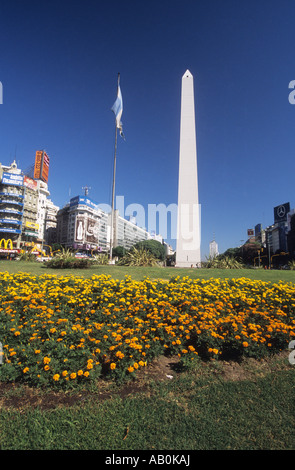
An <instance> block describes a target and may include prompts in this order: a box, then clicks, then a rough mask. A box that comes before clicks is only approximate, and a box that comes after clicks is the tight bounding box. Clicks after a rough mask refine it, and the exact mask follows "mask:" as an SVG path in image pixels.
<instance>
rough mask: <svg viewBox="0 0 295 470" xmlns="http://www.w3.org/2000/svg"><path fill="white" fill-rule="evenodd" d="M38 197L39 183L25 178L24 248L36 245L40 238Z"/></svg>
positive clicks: (22, 241) (22, 242)
mask: <svg viewBox="0 0 295 470" xmlns="http://www.w3.org/2000/svg"><path fill="white" fill-rule="evenodd" d="M38 197H39V195H38V184H37V181H35V180H33V179H32V178H30V177H28V176H24V211H23V225H22V237H21V238H22V240H21V244H22V246H23V247H30V246H33V245H35V243H36V242H37V240H38V238H39V224H38V221H37V215H38Z"/></svg>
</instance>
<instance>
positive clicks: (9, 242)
mask: <svg viewBox="0 0 295 470" xmlns="http://www.w3.org/2000/svg"><path fill="white" fill-rule="evenodd" d="M2 244H3V248H4V249H5V250H9V249H10V250H13V243H12V240H11V239H10V238H8V240H6V239H5V238H2V239H1V240H0V248H2Z"/></svg>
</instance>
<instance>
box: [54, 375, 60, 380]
mask: <svg viewBox="0 0 295 470" xmlns="http://www.w3.org/2000/svg"><path fill="white" fill-rule="evenodd" d="M59 377H60V376H59V374H54V376H53V380H55V381H56V382H57V381H58V380H59Z"/></svg>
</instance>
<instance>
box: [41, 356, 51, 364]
mask: <svg viewBox="0 0 295 470" xmlns="http://www.w3.org/2000/svg"><path fill="white" fill-rule="evenodd" d="M50 361H51V359H50V357H44V359H43V362H44V364H49V362H50Z"/></svg>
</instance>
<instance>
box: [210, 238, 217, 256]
mask: <svg viewBox="0 0 295 470" xmlns="http://www.w3.org/2000/svg"><path fill="white" fill-rule="evenodd" d="M218 255H219V251H218V244H217V243H216V241H215V240H212V242H211V243H209V256H210V258H215V256H218Z"/></svg>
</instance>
